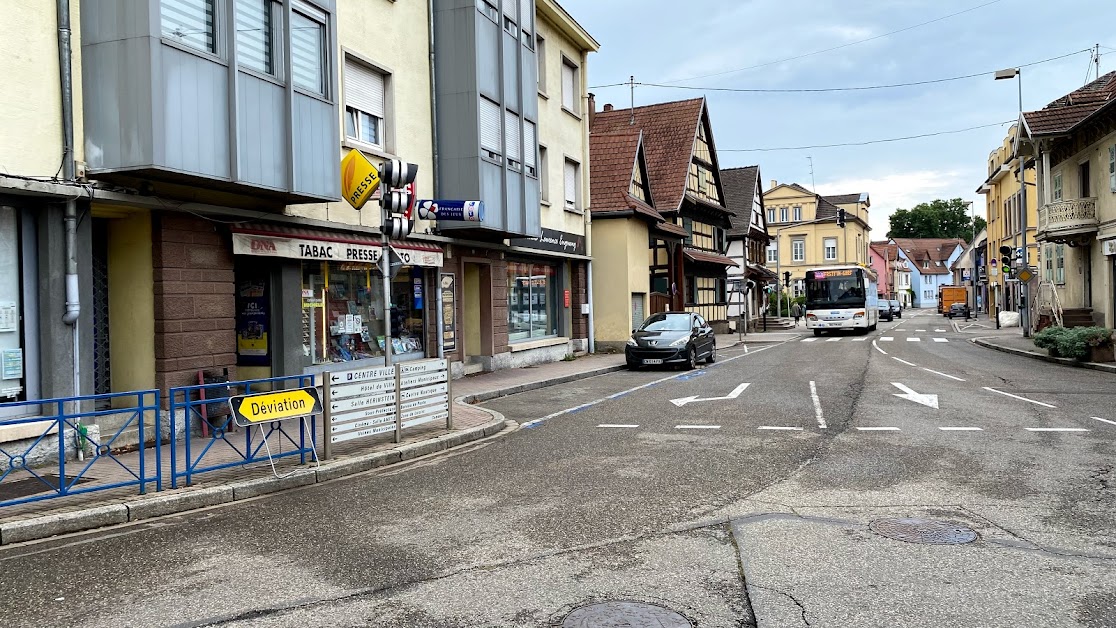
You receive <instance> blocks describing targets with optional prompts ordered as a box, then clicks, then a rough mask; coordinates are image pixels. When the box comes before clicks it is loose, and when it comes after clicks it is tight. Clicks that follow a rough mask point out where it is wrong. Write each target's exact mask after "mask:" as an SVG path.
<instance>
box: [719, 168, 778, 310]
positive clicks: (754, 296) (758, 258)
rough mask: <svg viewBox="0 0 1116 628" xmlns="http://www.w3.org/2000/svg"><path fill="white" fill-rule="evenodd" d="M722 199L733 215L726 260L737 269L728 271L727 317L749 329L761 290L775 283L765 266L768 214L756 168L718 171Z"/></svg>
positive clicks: (759, 305) (760, 304)
mask: <svg viewBox="0 0 1116 628" xmlns="http://www.w3.org/2000/svg"><path fill="white" fill-rule="evenodd" d="M721 179H722V183H723V184H724V186H725V199H726V201H727V203H728V208H729V210H730V211H732V215H731V216H730V217H729V220H730V221H731V222H732V227H731V228H730V229H729V230H728V231H727V233H726V236H727V238H728V257H729V259H731V260H733V261H734V262H736V264H737V265H736V266H731V267H729V269H728V275H729V284H730V286H731V287H732V291H731V292H730V294H729V306H728V315H729V318H730V319H732V320H733V321H734V323H735V324H743V325H748V324H749V322H750V321H754V320H755V318H756V317H757V316H758V315H759V314H760V312H761V311H762V308H763V305H764V298H765V296H764V295H765V293H764V290H763V286H765V285H767V284H769V283H771V282H772V281H774V280H775V279H776V277H775V271H773V270H771V269H770V268H768V267H767V266H766V263H767V260H766V253H765V251H766V250H767V245H768V244H770V243H771V237H770V236H769V235H768V233H767V212H766V211H765V210H764V206H763V193H762V189H761V181H763V176H762V174H761V172H760V167H759V166H747V167H745V168H726V169H724V170H722V171H721Z"/></svg>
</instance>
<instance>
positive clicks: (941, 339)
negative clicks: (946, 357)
mask: <svg viewBox="0 0 1116 628" xmlns="http://www.w3.org/2000/svg"><path fill="white" fill-rule="evenodd" d="M934 342H949V339H948V338H935V339H934Z"/></svg>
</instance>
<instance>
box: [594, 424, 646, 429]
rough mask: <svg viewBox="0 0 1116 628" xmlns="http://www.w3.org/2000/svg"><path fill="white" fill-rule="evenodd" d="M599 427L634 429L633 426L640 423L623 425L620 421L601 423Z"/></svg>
mask: <svg viewBox="0 0 1116 628" xmlns="http://www.w3.org/2000/svg"><path fill="white" fill-rule="evenodd" d="M597 427H606V428H619V429H632V428H635V427H639V426H638V425H621V424H619V423H601V424H600V425H598V426H597Z"/></svg>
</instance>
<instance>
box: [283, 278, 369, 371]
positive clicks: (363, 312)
mask: <svg viewBox="0 0 1116 628" xmlns="http://www.w3.org/2000/svg"><path fill="white" fill-rule="evenodd" d="M302 269H303V270H302V273H303V274H302V344H303V351H304V352H305V353H306V354H307V355H309V356H310V357H311V359H312V360H313V362H314V364H323V363H330V362H348V361H351V360H363V359H367V358H375V357H380V356H382V355H383V348H384V347H385V346H386V340H385V338H384V335H383V334H384V298H383V282H382V281H381V280H380V279H379V278H378V277H377V276H376V273H375V270H374V269H373V265H372V264H360V263H330V262H304V263H303V266H302Z"/></svg>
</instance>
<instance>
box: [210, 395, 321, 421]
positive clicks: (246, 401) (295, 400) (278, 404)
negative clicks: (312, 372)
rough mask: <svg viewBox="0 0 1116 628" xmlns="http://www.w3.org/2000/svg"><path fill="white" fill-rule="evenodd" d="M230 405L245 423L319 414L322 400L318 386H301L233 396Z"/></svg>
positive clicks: (237, 416)
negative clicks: (295, 388)
mask: <svg viewBox="0 0 1116 628" xmlns="http://www.w3.org/2000/svg"><path fill="white" fill-rule="evenodd" d="M229 407H230V408H231V409H232V411H233V415H234V416H235V417H236V418H237V419H240V420H241V421H243V422H244V423H267V422H269V421H281V420H283V419H293V418H295V417H300V416H307V415H310V414H318V413H320V412H321V411H322V401H321V398H320V397H318V390H317V389H316V388H299V389H297V390H281V391H278V392H269V393H260V394H258V395H241V396H239V397H233V398H231V399H229Z"/></svg>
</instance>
